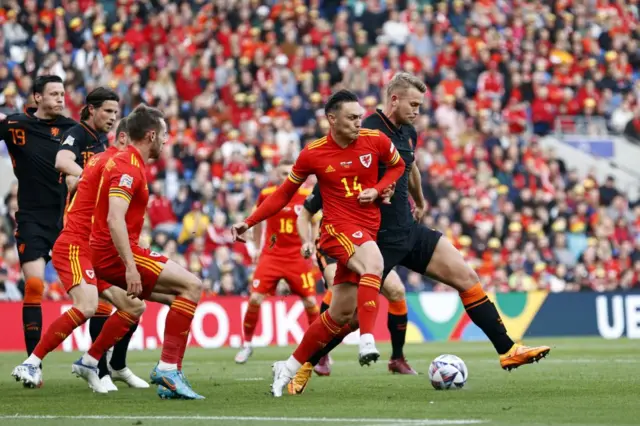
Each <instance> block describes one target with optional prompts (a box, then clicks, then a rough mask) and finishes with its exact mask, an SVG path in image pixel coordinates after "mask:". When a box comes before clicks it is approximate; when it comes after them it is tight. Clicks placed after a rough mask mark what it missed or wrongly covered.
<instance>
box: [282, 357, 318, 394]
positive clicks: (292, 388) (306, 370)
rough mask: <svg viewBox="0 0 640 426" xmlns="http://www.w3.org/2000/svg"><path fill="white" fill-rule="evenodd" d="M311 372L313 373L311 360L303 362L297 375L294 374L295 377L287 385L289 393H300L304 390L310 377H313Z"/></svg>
mask: <svg viewBox="0 0 640 426" xmlns="http://www.w3.org/2000/svg"><path fill="white" fill-rule="evenodd" d="M311 373H313V365H312V364H311V363H310V362H305V363H304V364H302V367H300V369H299V370H298V372H297V373H296V375H295V376H293V379H291V381H290V382H289V384H288V385H287V389H288V390H289V395H300V394H301V393H302V392H304V390H305V388H306V387H307V383H309V379H311Z"/></svg>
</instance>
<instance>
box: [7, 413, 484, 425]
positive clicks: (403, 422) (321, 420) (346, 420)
mask: <svg viewBox="0 0 640 426" xmlns="http://www.w3.org/2000/svg"><path fill="white" fill-rule="evenodd" d="M0 419H2V420H183V421H188V420H209V421H250V422H316V423H366V424H369V425H370V424H372V423H376V424H384V425H388V424H394V425H398V424H399V425H424V426H439V425H442V426H446V425H471V424H480V423H485V421H483V420H475V419H469V420H460V419H369V418H358V417H356V418H333V417H257V416H256V417H252V416H100V415H94V416H82V415H80V416H56V415H42V416H37V415H24V414H16V415H13V416H6V415H4V416H3V415H0Z"/></svg>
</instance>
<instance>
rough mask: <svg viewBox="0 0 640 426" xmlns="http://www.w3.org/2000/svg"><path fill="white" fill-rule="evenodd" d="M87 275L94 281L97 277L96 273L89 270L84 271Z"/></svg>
mask: <svg viewBox="0 0 640 426" xmlns="http://www.w3.org/2000/svg"><path fill="white" fill-rule="evenodd" d="M84 272H85V274H87V276H88V277H89V278H91V279H94V278H95V277H96V274H95V272H93V271H92V270H91V269H87V270H86V271H84Z"/></svg>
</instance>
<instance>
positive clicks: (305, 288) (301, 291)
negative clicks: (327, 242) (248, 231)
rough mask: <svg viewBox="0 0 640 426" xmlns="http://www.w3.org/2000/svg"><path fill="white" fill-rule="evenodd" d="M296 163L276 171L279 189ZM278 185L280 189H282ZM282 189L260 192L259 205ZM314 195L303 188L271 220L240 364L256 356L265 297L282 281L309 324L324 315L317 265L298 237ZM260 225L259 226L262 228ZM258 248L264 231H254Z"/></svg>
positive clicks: (255, 276) (283, 164)
mask: <svg viewBox="0 0 640 426" xmlns="http://www.w3.org/2000/svg"><path fill="white" fill-rule="evenodd" d="M292 166H293V162H292V161H289V160H282V161H281V162H280V164H278V167H277V168H276V173H277V178H278V179H279V181H280V182H279V185H282V183H283V182H284V181H285V180H286V179H287V176H289V174H290V173H291V167H292ZM279 185H278V186H279ZM278 186H275V185H274V186H269V187H267V188H265V189H263V190H262V191H261V192H260V196H259V197H258V202H257V205H258V206H260V205H261V204H262V203H263V202H264V201H265V200H266V199H267V198H268V197H269V196H270V195H271V194H273V193H274V192H275V191H276V189H277V188H278ZM309 194H311V190H310V189H308V188H300V189H298V191H297V192H296V193H295V194H294V196H293V198H292V199H291V201H290V202H289V204H287V206H286V207H284V208H283V209H282V210H280V212H279V213H278V214H276V215H275V216H272V217H270V218H269V219H267V223H266V226H267V228H266V233H265V243H264V247H263V248H262V253H261V255H260V259H259V261H258V266H257V268H256V271H255V272H254V274H253V283H252V285H251V288H250V291H251V296H250V297H249V305H248V306H247V312H246V313H245V315H244V321H243V327H244V347H243V348H242V350H240V351H239V352H238V354H237V355H236V358H235V361H236V362H237V363H238V364H244V363H245V362H247V360H248V359H249V357H250V356H251V354H252V353H253V347H252V346H251V340H252V338H253V333H254V331H255V329H256V325H257V324H258V319H259V317H260V305H261V304H262V301H263V300H264V299H265V297H266V296H267V295H269V294H273V292H274V291H275V289H276V286H277V285H278V282H279V281H280V280H281V279H284V280H286V281H287V284H289V288H290V289H291V292H292V293H294V294H297V295H298V296H300V298H301V299H302V304H303V305H304V309H305V311H306V312H307V318H308V320H309V324H312V323H313V322H314V321H315V320H316V319H317V318H318V316H319V315H320V310H319V308H318V305H317V304H316V298H315V296H316V283H315V279H314V277H313V262H312V261H311V260H310V259H305V258H304V257H302V254H301V248H302V241H301V240H300V236H299V235H298V230H297V228H296V221H297V218H298V214H300V212H301V211H302V205H303V204H304V200H305V199H306V197H307V196H308V195H309ZM259 226H260V225H258V227H259ZM253 235H254V238H255V242H256V245H257V246H259V245H260V240H261V237H262V232H261V231H258V230H256V231H254V234H253Z"/></svg>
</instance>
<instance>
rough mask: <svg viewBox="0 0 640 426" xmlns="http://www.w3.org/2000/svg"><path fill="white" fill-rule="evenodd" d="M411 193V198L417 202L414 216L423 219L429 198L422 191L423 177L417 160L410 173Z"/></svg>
mask: <svg viewBox="0 0 640 426" xmlns="http://www.w3.org/2000/svg"><path fill="white" fill-rule="evenodd" d="M409 194H411V198H413V201H415V203H416V208H415V210H414V211H413V217H414V218H415V219H416V220H421V219H422V217H423V216H424V213H425V210H426V208H427V200H425V198H424V194H423V193H422V178H421V177H420V170H419V169H418V164H416V162H414V163H413V165H412V167H411V174H410V175H409Z"/></svg>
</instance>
